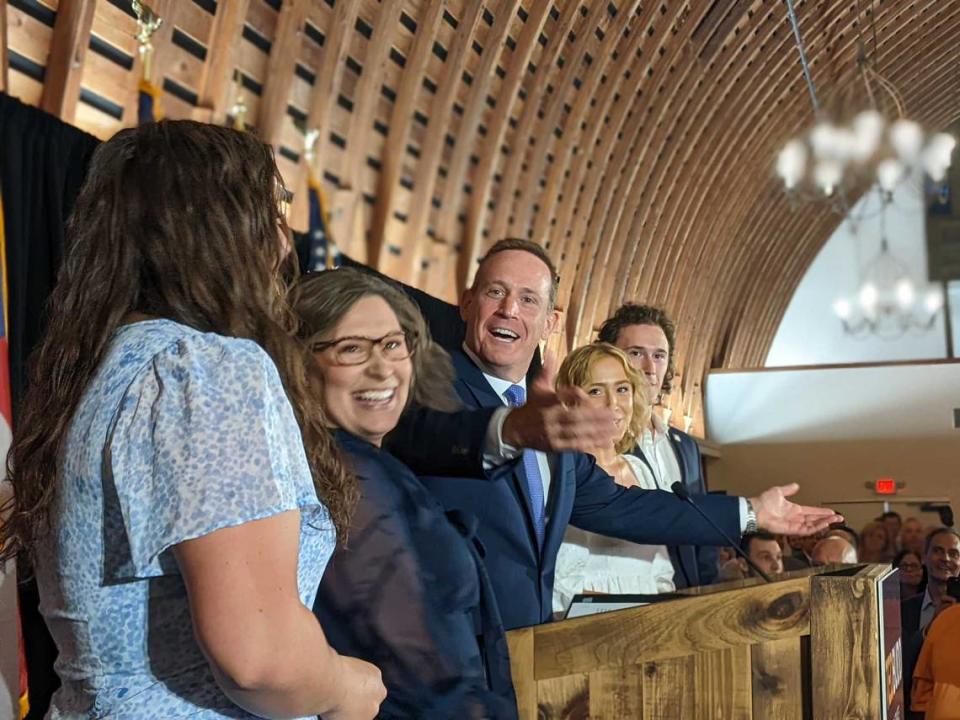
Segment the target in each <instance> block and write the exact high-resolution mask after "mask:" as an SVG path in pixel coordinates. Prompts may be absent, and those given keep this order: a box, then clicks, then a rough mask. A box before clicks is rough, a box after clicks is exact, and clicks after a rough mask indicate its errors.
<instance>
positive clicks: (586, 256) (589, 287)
mask: <svg viewBox="0 0 960 720" xmlns="http://www.w3.org/2000/svg"><path fill="white" fill-rule="evenodd" d="M647 17H648V16H647V15H644V19H645V20H646V19H647ZM672 27H673V24H672V23H668V22H665V21H664V22H660V23H658V30H657V32H656V35H655V36H654V37H652V38H651V40H652V41H653V42H652V45H653V46H654V47H657V46H658V45H662V43H664V41H665V39H666V38H667V37H669V35H670V33H671V29H672ZM637 32H640V33H641V34H645V30H644V28H643V26H640V27H639V28H638V30H637ZM690 32H692V28H691V27H690V25H687V26H686V29H685V30H684V35H683V36H677V37H675V40H676V42H675V43H674V44H673V51H674V52H675V53H676V52H682V49H683V47H684V45H685V42H686V36H688V35H689V33H690ZM651 54H652V53H651ZM671 60H672V58H665V57H664V58H659V59H658V60H657V61H656V63H657V68H656V71H654V74H653V75H652V76H650V77H647V78H646V81H645V82H644V90H645V92H644V97H650V96H655V93H654V92H653V88H655V87H657V86H658V84H659V82H661V80H662V78H663V77H664V76H665V75H666V74H667V72H668V69H669V67H670V63H671ZM638 70H639V68H638ZM635 74H636V76H638V77H646V75H647V73H640V72H637V73H635ZM650 107H651V108H653V107H656V108H658V113H657V114H658V115H659V117H660V118H664V117H668V116H669V113H670V106H669V104H668V103H663V104H660V103H658V104H657V105H655V106H654V105H651V106H650ZM638 112H639V108H638ZM643 115H645V116H646V119H645V121H644V125H643V127H644V129H647V132H650V131H649V129H648V128H649V127H650V123H651V122H652V121H653V118H652V117H651V116H650V115H648V114H646V113H643ZM638 120H639V118H638ZM652 134H653V137H652V138H651V139H650V140H648V141H645V142H643V143H640V144H641V145H642V146H643V148H642V151H641V155H640V158H635V159H634V160H633V161H632V162H631V163H630V165H628V166H627V167H628V168H629V169H628V170H627V173H628V175H627V178H628V179H627V180H626V181H625V182H623V181H621V183H622V187H623V188H628V190H627V191H626V192H625V193H624V195H627V194H631V193H632V192H635V188H636V186H637V185H639V184H640V183H637V182H636V178H637V177H638V176H641V174H642V173H643V171H644V166H645V162H644V161H645V159H646V158H647V157H648V155H649V154H650V153H651V151H652V150H653V149H654V148H657V147H659V146H658V144H657V143H658V140H659V141H661V142H662V140H663V136H664V135H665V133H663V132H658V131H657V130H656V129H654V131H653V133H652ZM625 154H626V153H625ZM621 157H622V156H621ZM621 169H623V167H622V166H621ZM608 177H610V178H611V179H614V178H618V177H619V175H617V174H613V173H608ZM615 194H616V193H615V192H614V191H613V190H612V188H611V190H610V191H609V192H608V193H607V195H608V196H612V195H615ZM625 207H626V203H619V204H618V206H617V209H616V210H615V211H614V212H608V213H604V215H603V220H602V222H603V227H602V229H601V230H600V231H599V232H597V233H591V236H592V238H594V242H593V243H590V244H588V245H585V246H584V248H583V249H582V250H581V251H580V252H579V253H574V252H573V251H572V250H571V254H572V255H574V256H576V257H578V260H579V262H578V263H577V264H578V265H579V268H580V269H579V271H578V272H577V274H576V277H575V278H574V286H573V290H572V293H571V295H570V311H569V312H568V314H567V318H566V320H567V333H568V335H569V336H570V337H571V339H572V341H573V342H574V343H575V344H580V343H584V342H587V341H588V339H589V337H590V335H591V333H592V329H593V324H594V323H593V315H594V314H595V312H596V301H597V300H598V298H595V297H593V292H595V290H596V287H595V286H596V285H597V284H599V283H597V278H599V277H601V276H605V275H606V274H607V273H608V272H609V271H610V270H611V269H613V268H618V267H621V265H620V263H619V262H617V260H616V258H615V254H614V253H613V252H612V249H613V242H612V240H613V238H614V237H616V236H617V235H618V234H619V233H620V229H621V228H622V227H623V222H622V220H623V217H624V208H625ZM583 227H584V229H585V227H586V226H583ZM588 242H589V237H588ZM611 261H612V263H611Z"/></svg>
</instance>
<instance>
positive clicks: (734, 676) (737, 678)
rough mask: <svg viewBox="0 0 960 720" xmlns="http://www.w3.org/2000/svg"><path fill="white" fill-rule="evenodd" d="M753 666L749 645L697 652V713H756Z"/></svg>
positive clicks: (730, 717) (733, 719)
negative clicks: (754, 708) (751, 676)
mask: <svg viewBox="0 0 960 720" xmlns="http://www.w3.org/2000/svg"><path fill="white" fill-rule="evenodd" d="M797 662H798V663H799V658H797ZM750 670H751V668H750V646H749V645H741V646H738V647H732V648H729V649H727V650H717V651H715V652H709V653H699V654H697V655H696V656H694V676H693V677H694V680H693V686H692V691H693V694H694V698H693V706H694V712H693V716H694V717H698V718H722V719H723V720H751V718H753V717H755V716H754V711H753V696H752V692H751V679H750ZM760 717H764V716H760Z"/></svg>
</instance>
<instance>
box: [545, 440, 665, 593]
mask: <svg viewBox="0 0 960 720" xmlns="http://www.w3.org/2000/svg"><path fill="white" fill-rule="evenodd" d="M621 457H622V458H624V460H626V461H627V463H628V464H629V465H630V469H631V470H632V471H633V474H634V476H635V477H636V480H637V485H638V486H640V487H642V488H644V489H646V490H655V489H656V488H657V482H656V480H655V479H654V477H653V473H651V472H650V469H649V468H648V467H647V466H646V464H645V463H644V462H643V461H642V460H640V459H639V458H637V457H634V456H633V455H621ZM555 577H556V579H555V582H554V587H553V611H554V612H564V611H565V610H566V609H567V608H568V607H569V606H570V601H571V600H573V596H574V595H577V594H578V593H582V592H598V593H613V594H621V593H631V594H640V595H656V594H658V593H664V592H673V591H674V590H676V585H675V584H674V581H673V563H672V562H671V561H670V553H669V552H668V551H667V548H666V546H664V545H638V544H637V543H632V542H629V541H627V540H618V539H616V538H611V537H606V536H605V535H598V534H596V533H592V532H588V531H587V530H581V529H580V528H576V527H573V526H572V525H571V526H569V527H568V528H567V531H566V533H565V534H564V536H563V545H561V546H560V552H559V553H558V554H557V572H556V576H555Z"/></svg>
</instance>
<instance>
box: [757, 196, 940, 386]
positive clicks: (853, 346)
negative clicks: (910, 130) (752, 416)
mask: <svg viewBox="0 0 960 720" xmlns="http://www.w3.org/2000/svg"><path fill="white" fill-rule="evenodd" d="M878 207H879V202H878V196H877V193H876V192H873V191H871V192H870V193H867V195H866V196H864V198H863V199H862V200H861V201H860V202H859V203H857V205H856V206H855V207H854V210H853V213H852V214H853V215H854V216H868V217H864V219H863V220H861V221H860V224H859V232H858V234H857V236H854V235H852V234H851V226H850V223H848V222H844V223H843V224H842V225H840V227H839V228H837V231H836V232H835V233H834V234H833V235H832V236H831V237H830V239H829V240H828V241H827V243H826V244H825V245H824V246H823V249H822V250H821V251H820V253H819V254H818V255H817V257H816V259H815V260H814V261H813V263H812V264H811V265H810V268H809V269H808V270H807V273H806V275H804V277H803V279H802V280H801V282H800V284H799V285H798V287H797V290H796V293H795V294H794V296H793V299H792V300H791V301H790V305H789V306H788V308H787V311H786V313H785V314H784V316H783V320H782V321H781V323H780V327H779V329H778V330H777V334H776V336H775V337H774V340H773V344H772V345H771V347H770V352H769V354H768V355H767V361H766V365H767V367H777V366H789V365H820V364H829V363H850V362H881V361H886V360H926V359H931V358H943V357H946V341H945V339H944V337H945V336H944V329H943V315H942V313H941V314H940V316H939V317H938V318H937V321H936V323H935V324H934V326H933V328H932V329H931V330H930V331H928V332H925V333H922V334H910V335H907V336H905V337H903V338H900V339H896V340H884V339H881V338H878V337H876V336H872V335H868V336H866V337H861V338H854V337H851V336H849V335H846V334H844V332H843V327H842V325H841V323H840V321H839V320H838V319H837V317H836V316H835V315H834V313H833V303H834V301H835V300H836V299H837V298H838V297H841V296H846V297H852V296H854V295H855V293H856V289H857V288H858V287H859V285H860V277H859V275H858V270H859V268H860V267H862V265H863V264H865V263H866V262H867V261H868V260H869V259H870V258H871V257H873V255H875V254H876V252H877V251H878V250H879V239H880V215H879V213H878V212H877V209H878ZM824 212H829V211H828V210H827V209H826V208H824ZM924 214H925V210H924V205H923V201H922V199H921V198H920V196H919V193H918V192H917V190H916V189H915V188H912V187H910V186H908V185H907V184H904V185H902V186H901V187H900V188H899V189H898V190H897V192H896V193H895V195H894V203H893V205H892V206H891V207H890V208H889V209H888V211H887V217H886V225H887V238H888V240H889V242H890V250H891V252H892V253H893V254H894V255H895V256H896V257H898V258H899V259H900V260H902V261H904V262H905V263H906V264H907V265H908V267H909V268H910V270H911V272H912V273H913V274H914V278H915V279H916V280H918V281H920V280H923V281H925V280H926V262H927V259H926V241H925V226H924Z"/></svg>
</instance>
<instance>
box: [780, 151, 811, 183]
mask: <svg viewBox="0 0 960 720" xmlns="http://www.w3.org/2000/svg"><path fill="white" fill-rule="evenodd" d="M806 167H807V146H806V145H804V143H803V141H802V140H791V141H790V142H788V143H787V144H786V145H784V146H783V150H781V151H780V154H779V155H778V156H777V175H779V176H780V179H781V180H783V184H784V185H785V186H786V188H787V190H792V189H793V188H795V187H796V186H797V183H799V182H800V180H801V179H803V173H804V170H806Z"/></svg>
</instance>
